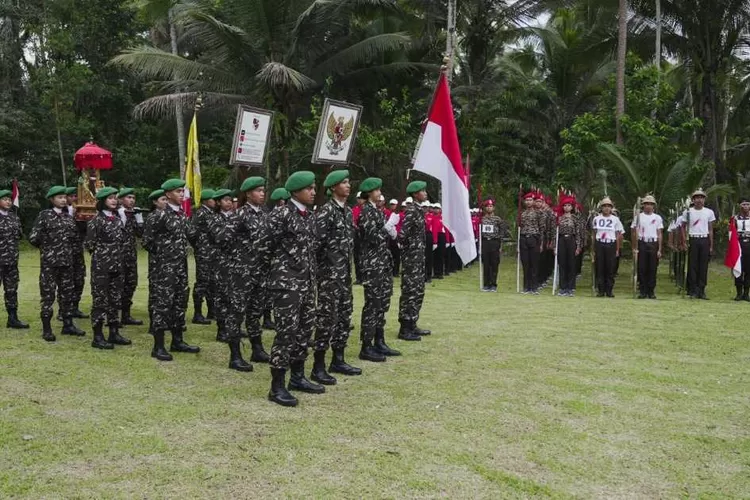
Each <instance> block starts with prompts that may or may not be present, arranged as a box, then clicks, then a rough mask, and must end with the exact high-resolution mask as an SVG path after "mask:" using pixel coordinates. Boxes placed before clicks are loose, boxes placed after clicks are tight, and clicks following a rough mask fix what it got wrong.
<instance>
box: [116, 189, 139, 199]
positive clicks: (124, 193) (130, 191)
mask: <svg viewBox="0 0 750 500" xmlns="http://www.w3.org/2000/svg"><path fill="white" fill-rule="evenodd" d="M133 193H135V189H133V188H122V189H120V190H119V191H118V192H117V197H118V198H124V197H126V196H127V195H129V194H133Z"/></svg>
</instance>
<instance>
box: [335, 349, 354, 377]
mask: <svg viewBox="0 0 750 500" xmlns="http://www.w3.org/2000/svg"><path fill="white" fill-rule="evenodd" d="M328 371H329V372H332V373H341V374H343V375H362V370H361V369H360V368H356V367H354V366H351V365H350V364H348V363H347V362H346V361H345V360H344V348H334V349H333V357H332V358H331V365H330V366H329V367H328Z"/></svg>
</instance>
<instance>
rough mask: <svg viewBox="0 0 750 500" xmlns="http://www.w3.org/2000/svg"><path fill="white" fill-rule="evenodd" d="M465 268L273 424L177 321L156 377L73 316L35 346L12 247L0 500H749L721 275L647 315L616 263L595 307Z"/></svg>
mask: <svg viewBox="0 0 750 500" xmlns="http://www.w3.org/2000/svg"><path fill="white" fill-rule="evenodd" d="M142 257H145V256H142ZM141 271H142V272H141V276H142V281H141V284H140V286H139V290H138V296H137V307H136V309H135V311H134V315H136V316H137V317H140V318H144V319H145V318H146V309H145V304H146V282H145V262H142V265H141ZM662 271H664V273H666V266H662ZM477 272H478V269H477V267H473V268H471V269H469V270H466V271H464V272H462V273H459V274H458V275H454V276H451V277H450V278H448V279H446V280H443V281H436V282H433V284H432V285H428V291H427V299H426V302H425V306H424V309H423V320H422V321H421V322H420V324H421V326H423V327H426V328H431V329H432V330H433V332H434V334H433V335H432V336H431V337H429V338H427V339H425V341H423V342H419V343H408V344H407V343H404V342H399V341H397V340H395V334H396V329H397V322H396V313H397V309H398V305H397V304H398V302H397V297H394V300H393V302H392V304H393V307H392V308H391V313H390V316H389V317H390V321H389V325H388V329H387V336H388V338H389V339H393V340H392V342H391V345H392V346H393V347H396V348H398V349H401V350H402V351H403V353H404V356H402V357H400V358H396V359H393V358H392V359H390V360H389V361H388V362H387V363H382V364H373V363H360V362H359V360H356V352H357V349H356V340H355V341H354V342H352V344H353V348H351V349H350V356H349V358H350V360H351V361H352V363H353V364H356V365H358V366H362V367H363V368H364V371H365V373H364V374H363V375H362V376H361V377H350V378H345V377H340V378H339V385H337V386H335V387H332V388H329V390H328V393H326V394H325V395H319V396H313V395H305V394H303V395H301V396H300V406H299V407H297V408H293V409H290V408H282V407H279V406H277V405H274V404H272V403H269V402H268V401H267V400H266V394H267V392H268V387H269V383H270V374H269V371H268V369H267V367H265V366H263V365H256V366H255V368H256V371H255V372H253V373H250V374H242V373H237V372H232V371H230V370H228V369H227V368H226V363H227V361H228V359H227V357H228V353H227V348H226V346H225V345H223V344H217V343H216V342H215V341H213V337H214V335H215V330H214V328H213V327H196V326H194V325H190V327H189V330H188V333H187V334H186V339H187V340H188V341H189V342H192V343H197V344H199V345H200V346H201V347H202V349H203V350H202V352H201V353H200V354H199V355H197V356H195V355H187V354H183V355H180V354H178V355H176V356H175V361H173V362H172V363H159V362H156V361H154V360H152V359H151V358H150V357H149V351H150V348H151V345H150V337H149V336H148V335H147V333H146V328H145V327H129V328H127V332H126V335H128V336H129V337H131V338H132V339H133V340H134V345H133V346H131V347H120V348H117V349H116V350H115V351H97V350H94V349H92V348H90V346H89V343H90V341H91V326H90V323H88V321H87V320H83V321H79V326H82V327H83V328H84V329H85V330H87V336H86V337H83V338H70V337H60V336H58V342H56V343H54V344H47V343H45V342H43V341H42V340H41V338H40V322H39V319H38V289H37V277H38V255H37V254H36V253H35V252H32V251H26V252H24V253H23V256H22V262H21V273H22V289H21V292H20V298H21V311H20V312H21V316H22V318H23V319H25V320H27V321H30V322H31V323H32V329H31V330H28V331H25V332H24V331H12V330H7V329H5V328H2V326H4V324H5V317H4V316H2V325H0V378H1V380H2V382H0V497H3V498H8V497H28V498H60V497H76V498H126V497H130V498H132V497H140V498H162V497H171V498H196V497H203V498H231V497H234V498H249V497H251V496H255V497H276V498H278V497H295V498H363V497H364V498H373V497H377V498H381V497H385V498H403V497H448V498H530V497H540V498H543V497H553V498H674V497H694V498H697V497H701V498H739V497H748V496H750V425H749V424H750V411H748V409H749V408H748V407H749V406H750V373H749V372H750V343H749V342H748V321H747V320H748V318H750V304H747V303H735V302H732V301H730V298H731V294H732V285H731V282H730V280H729V278H728V277H727V272H726V271H725V270H723V269H721V268H719V267H716V268H713V269H712V271H711V273H712V275H711V277H710V285H709V288H708V293H709V296H710V297H711V298H712V299H713V300H711V301H709V302H705V301H691V300H689V299H684V298H680V297H678V296H677V295H675V294H674V292H673V289H672V286H671V285H670V284H668V280H667V277H666V275H665V274H663V275H662V277H661V285H660V288H659V290H657V292H658V295H659V299H660V300H658V301H636V300H633V299H631V298H630V296H631V295H630V293H629V291H628V285H627V283H626V281H627V280H626V278H625V276H627V275H629V271H628V269H627V263H623V268H622V269H621V276H622V277H621V279H620V280H619V282H618V285H617V287H616V290H615V293H616V295H617V297H616V298H615V299H595V298H591V297H590V292H589V287H588V283H589V281H588V280H587V279H586V278H585V277H584V280H583V282H582V285H581V286H582V288H583V290H581V291H579V293H580V295H581V296H579V297H577V298H558V297H551V296H549V292H547V294H546V295H542V296H539V297H532V296H522V295H516V294H515V293H512V291H513V292H514V291H515V267H514V263H512V262H510V261H509V260H508V261H507V262H504V264H503V269H502V271H501V281H503V286H501V290H500V293H497V294H491V293H481V292H479V291H478V290H477V288H478V286H477V275H478V274H477ZM355 293H356V295H355V314H356V315H357V318H358V315H359V311H360V309H361V304H362V292H361V289H360V288H357V289H356V291H355ZM84 301H85V302H84V304H83V309H84V310H86V311H88V310H89V308H90V296H89V295H88V286H87V290H86V295H85V299H84ZM55 328H56V330H57V329H58V328H59V323H56V324H55ZM353 335H354V337H355V338H357V336H358V329H357V331H355V332H354V333H353ZM271 340H272V337H271V332H266V334H265V342H266V345H267V346H268V345H270V343H271ZM355 360H356V362H355Z"/></svg>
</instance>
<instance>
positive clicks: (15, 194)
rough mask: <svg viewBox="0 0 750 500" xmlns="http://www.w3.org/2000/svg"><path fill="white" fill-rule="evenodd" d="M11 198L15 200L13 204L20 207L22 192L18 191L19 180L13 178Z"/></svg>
mask: <svg viewBox="0 0 750 500" xmlns="http://www.w3.org/2000/svg"><path fill="white" fill-rule="evenodd" d="M10 199H11V200H13V205H14V206H15V207H16V208H18V207H20V205H21V200H20V194H19V192H18V181H17V180H16V179H13V186H12V187H11V195H10Z"/></svg>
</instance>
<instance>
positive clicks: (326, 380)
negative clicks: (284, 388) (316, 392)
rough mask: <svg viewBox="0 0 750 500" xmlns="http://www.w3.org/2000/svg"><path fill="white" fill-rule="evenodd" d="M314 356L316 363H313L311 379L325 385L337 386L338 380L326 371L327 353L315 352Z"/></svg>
mask: <svg viewBox="0 0 750 500" xmlns="http://www.w3.org/2000/svg"><path fill="white" fill-rule="evenodd" d="M313 356H314V358H315V361H314V362H313V368H312V372H310V379H312V380H314V381H315V382H317V383H319V384H323V385H336V378H335V377H332V376H331V375H329V374H328V372H327V371H326V352H325V351H315V353H314V354H313Z"/></svg>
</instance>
